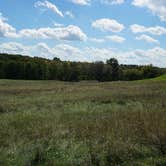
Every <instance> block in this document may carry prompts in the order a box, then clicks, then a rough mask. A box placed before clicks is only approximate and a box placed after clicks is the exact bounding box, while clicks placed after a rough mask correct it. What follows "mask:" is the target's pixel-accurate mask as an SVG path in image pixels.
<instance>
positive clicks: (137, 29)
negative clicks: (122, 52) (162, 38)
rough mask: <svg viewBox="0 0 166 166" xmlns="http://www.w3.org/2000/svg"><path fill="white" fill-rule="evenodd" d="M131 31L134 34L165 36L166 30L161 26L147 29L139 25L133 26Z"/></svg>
mask: <svg viewBox="0 0 166 166" xmlns="http://www.w3.org/2000/svg"><path fill="white" fill-rule="evenodd" d="M130 29H131V31H132V32H133V33H144V32H147V33H150V34H152V35H165V34H166V28H165V27H161V26H154V27H145V26H142V25H138V24H133V25H131V26H130Z"/></svg>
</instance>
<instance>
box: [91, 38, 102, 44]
mask: <svg viewBox="0 0 166 166" xmlns="http://www.w3.org/2000/svg"><path fill="white" fill-rule="evenodd" d="M89 41H91V42H95V43H103V42H105V39H100V38H93V37H92V38H89Z"/></svg>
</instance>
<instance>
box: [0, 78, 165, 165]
mask: <svg viewBox="0 0 166 166" xmlns="http://www.w3.org/2000/svg"><path fill="white" fill-rule="evenodd" d="M165 98H166V82H165V81H145V82H113V83H97V82H80V83H64V82H55V81H10V80H1V81H0V101H1V102H0V165H4V166H6V165H7V166H8V165H9V166H10V165H12V166H13V165H16V166H17V165H20V166H22V165H29V166H30V165H34V166H36V165H49V166H51V165H52V166H54V165H59V166H61V165H64V166H65V165H67V166H68V165H71V166H73V165H85V166H91V165H94V166H96V165H99V166H105V165H106V166H107V165H113V166H114V165H126V166H128V165H138V166H139V165H140V166H142V165H163V166H164V165H166V104H165Z"/></svg>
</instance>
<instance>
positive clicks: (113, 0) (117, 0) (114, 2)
mask: <svg viewBox="0 0 166 166" xmlns="http://www.w3.org/2000/svg"><path fill="white" fill-rule="evenodd" d="M101 2H102V3H105V4H109V5H119V4H122V3H124V0H101Z"/></svg>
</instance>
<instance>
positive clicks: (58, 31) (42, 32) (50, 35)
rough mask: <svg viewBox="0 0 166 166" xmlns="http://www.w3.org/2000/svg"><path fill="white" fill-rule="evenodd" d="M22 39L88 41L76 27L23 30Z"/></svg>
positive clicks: (20, 34)
mask: <svg viewBox="0 0 166 166" xmlns="http://www.w3.org/2000/svg"><path fill="white" fill-rule="evenodd" d="M19 36H20V37H25V38H36V39H58V40H80V41H83V40H86V38H87V37H86V35H85V34H84V33H83V32H82V30H81V29H80V28H79V27H77V26H74V25H69V26H67V27H55V28H40V29H23V30H21V31H20V32H19Z"/></svg>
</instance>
